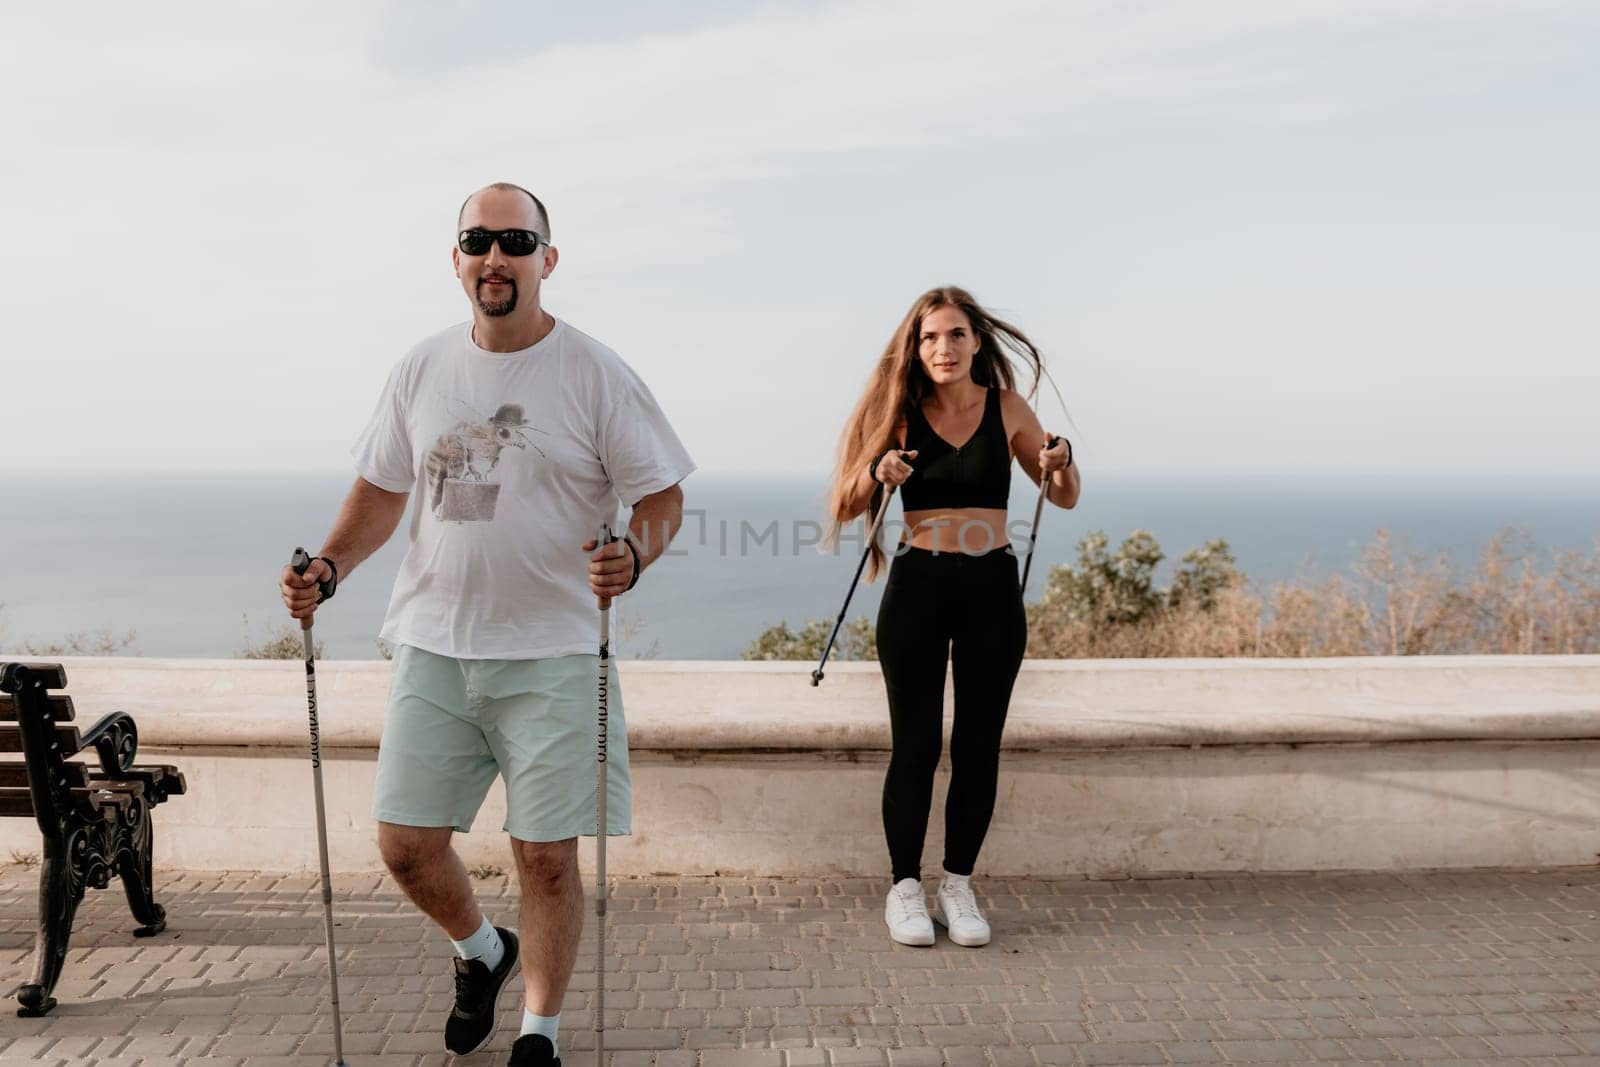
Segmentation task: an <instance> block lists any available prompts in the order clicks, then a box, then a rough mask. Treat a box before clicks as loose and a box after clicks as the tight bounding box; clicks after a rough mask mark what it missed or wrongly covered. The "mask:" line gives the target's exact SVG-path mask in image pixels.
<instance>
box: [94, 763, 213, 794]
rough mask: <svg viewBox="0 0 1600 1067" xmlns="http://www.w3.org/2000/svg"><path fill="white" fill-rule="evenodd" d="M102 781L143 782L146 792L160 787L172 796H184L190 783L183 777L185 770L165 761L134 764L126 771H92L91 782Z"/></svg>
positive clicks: (98, 782) (97, 782)
mask: <svg viewBox="0 0 1600 1067" xmlns="http://www.w3.org/2000/svg"><path fill="white" fill-rule="evenodd" d="M101 782H143V783H144V787H145V790H146V792H149V791H151V790H155V789H158V788H159V789H160V790H161V791H162V792H164V793H169V794H171V795H172V796H182V795H183V794H184V793H185V792H187V791H188V783H186V782H185V781H184V779H183V772H181V771H179V770H178V768H176V767H173V766H171V765H170V764H165V763H155V764H150V765H147V766H142V765H137V764H136V765H134V766H132V767H129V768H128V769H127V770H125V771H119V772H117V773H116V774H112V775H107V774H105V773H103V772H101V771H98V770H94V771H91V772H90V775H89V784H91V785H98V784H100V783H101Z"/></svg>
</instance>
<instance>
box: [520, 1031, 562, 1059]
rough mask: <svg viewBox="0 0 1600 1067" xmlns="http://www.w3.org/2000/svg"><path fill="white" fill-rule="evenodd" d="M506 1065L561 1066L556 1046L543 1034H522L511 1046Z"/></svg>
mask: <svg viewBox="0 0 1600 1067" xmlns="http://www.w3.org/2000/svg"><path fill="white" fill-rule="evenodd" d="M508 1067H561V1057H560V1056H557V1055H556V1047H555V1046H554V1045H552V1044H551V1043H550V1039H549V1038H548V1037H545V1036H544V1035H543V1034H523V1035H522V1036H521V1037H519V1038H517V1043H516V1044H514V1045H512V1046H511V1059H510V1061H508Z"/></svg>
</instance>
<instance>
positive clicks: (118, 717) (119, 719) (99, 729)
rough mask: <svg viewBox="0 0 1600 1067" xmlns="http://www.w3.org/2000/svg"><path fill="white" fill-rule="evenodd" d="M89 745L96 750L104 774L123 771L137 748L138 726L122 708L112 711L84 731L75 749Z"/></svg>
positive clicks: (114, 774)
mask: <svg viewBox="0 0 1600 1067" xmlns="http://www.w3.org/2000/svg"><path fill="white" fill-rule="evenodd" d="M91 747H92V748H93V749H94V750H95V751H96V752H98V753H99V754H100V766H101V769H102V770H103V771H104V772H105V774H106V775H107V776H108V777H112V778H115V777H117V776H119V775H122V774H125V773H126V772H127V771H128V770H129V768H131V767H132V766H133V761H134V758H135V756H136V755H137V753H138V751H139V728H138V727H137V726H135V725H134V723H133V717H132V716H131V715H129V714H128V713H127V712H125V711H114V712H112V713H111V714H110V715H107V716H106V717H105V718H103V719H101V720H100V721H99V722H97V723H95V724H94V725H93V726H91V727H89V729H88V730H87V731H86V732H85V733H84V735H83V740H82V742H81V743H80V744H79V746H78V751H79V752H84V751H87V750H88V749H89V748H91Z"/></svg>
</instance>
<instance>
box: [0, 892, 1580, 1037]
mask: <svg viewBox="0 0 1600 1067" xmlns="http://www.w3.org/2000/svg"><path fill="white" fill-rule="evenodd" d="M35 877H36V875H35ZM980 881H981V884H982V888H981V891H980V898H981V899H982V900H985V901H987V902H988V906H989V915H990V920H991V922H992V923H993V925H994V927H995V934H996V936H995V941H994V943H993V944H991V945H990V946H988V947H987V948H986V949H983V950H976V951H972V950H965V949H956V948H952V947H950V946H948V945H946V944H944V943H941V944H939V945H936V946H935V947H934V948H932V949H912V948H907V947H905V946H896V945H892V944H889V943H888V942H887V941H886V940H885V938H884V936H883V933H882V919H881V913H882V898H881V896H879V895H878V894H879V892H880V889H881V887H880V886H878V885H877V881H876V880H873V879H844V880H840V879H829V880H822V879H804V878H789V879H758V878H702V879H670V878H654V879H637V880H630V879H620V880H618V881H617V883H616V884H615V890H616V892H615V895H614V897H613V905H612V907H613V909H614V911H613V915H614V916H615V921H614V922H612V923H611V924H609V925H608V930H607V935H608V950H609V952H610V960H609V963H608V974H607V990H606V1008H607V1012H606V1014H607V1032H606V1043H607V1048H608V1052H610V1053H611V1057H612V1064H611V1067H736V1065H738V1064H745V1063H748V1064H751V1065H752V1067H754V1065H763V1064H764V1065H767V1067H829V1065H831V1064H839V1065H848V1067H858V1065H864V1064H871V1065H877V1067H965V1065H967V1064H974V1065H978V1067H1037V1065H1040V1064H1056V1063H1062V1064H1073V1065H1086V1064H1102V1063H1104V1064H1142V1063H1152V1064H1184V1063H1197V1064H1198V1063H1215V1062H1224V1061H1227V1062H1237V1063H1331V1062H1337V1063H1351V1062H1370V1063H1389V1064H1395V1063H1424V1064H1430V1065H1442V1064H1447V1063H1452V1062H1460V1063H1477V1064H1513V1063H1515V1064H1536V1063H1545V1062H1548V1063H1555V1064H1560V1063H1577V1062H1600V920H1597V919H1596V918H1595V916H1597V915H1600V871H1592V870H1587V869H1586V870H1581V871H1563V872H1557V873H1550V872H1531V871H1526V872H1517V871H1500V872H1480V871H1473V872H1457V873H1448V872H1440V873H1419V874H1406V875H1297V876H1249V875H1230V876H1227V877H1216V878H1184V877H1171V878H1161V879H1146V880H1132V879H1129V880H1123V881H1112V882H1090V881H1085V880H1068V879H1062V880H1041V879H1017V880H987V881H982V880H980ZM476 887H477V889H478V892H479V894H480V897H481V899H483V900H484V902H485V906H486V907H488V908H489V909H490V910H491V911H492V912H494V914H496V916H497V917H499V918H501V919H502V920H504V919H505V918H507V917H510V916H513V915H514V914H515V903H516V887H515V884H514V882H513V881H512V880H510V879H503V878H502V879H488V880H485V881H482V882H479V883H476ZM160 892H161V897H162V900H163V903H164V904H166V906H167V908H168V911H169V915H170V925H169V927H168V930H167V932H165V933H164V934H162V935H160V936H158V937H156V938H153V939H150V940H148V941H137V942H136V941H134V939H132V938H131V937H130V936H129V935H128V931H127V919H126V914H125V907H126V906H125V903H122V902H120V901H119V900H118V899H117V898H115V897H113V896H112V895H110V894H96V893H91V894H90V895H89V897H88V898H87V899H86V901H85V905H84V907H83V908H82V909H81V910H80V911H79V915H78V921H77V929H76V930H75V931H74V936H73V948H72V951H71V952H70V953H69V956H68V960H67V963H66V967H65V969H64V972H63V979H62V982H61V983H60V985H59V986H58V990H57V995H58V998H60V1000H61V1004H60V1005H59V1006H58V1007H57V1009H56V1010H55V1011H54V1012H52V1014H51V1015H50V1016H48V1017H46V1018H44V1019H16V1018H14V1017H11V1016H10V1015H9V1013H7V1016H6V1018H5V1019H4V1020H3V1023H0V1063H3V1064H7V1065H9V1064H11V1063H23V1062H26V1063H33V1064H49V1063H55V1062H59V1063H74V1064H76V1063H90V1062H99V1063H101V1064H103V1065H105V1067H133V1065H134V1064H136V1063H141V1064H147V1065H148V1064H163V1065H166V1064H177V1065H180V1067H187V1065H193V1067H226V1065H230V1064H231V1065H235V1067H242V1065H248V1067H267V1065H283V1067H288V1065H293V1064H300V1063H326V1061H327V1058H328V1057H327V1053H328V1051H329V1050H330V1049H331V1040H332V1039H331V1031H330V1026H331V1019H330V1017H329V1014H328V1010H327V1001H326V997H327V988H326V969H325V966H326V965H325V963H324V961H323V958H322V952H323V942H322V927H321V907H320V899H319V895H318V886H317V880H316V879H315V878H302V877H282V876H277V875H257V874H252V873H251V872H223V873H216V874H177V875H174V876H171V877H170V878H168V879H165V880H164V881H163V882H162V885H161V890H160ZM336 893H337V894H338V899H337V901H336V904H335V911H336V914H338V915H340V916H341V931H340V939H339V943H340V954H341V959H340V979H341V994H342V995H341V1001H342V1004H343V1008H344V1023H345V1047H346V1051H347V1053H350V1054H353V1055H354V1056H355V1057H356V1058H358V1059H359V1061H360V1062H361V1063H363V1064H381V1065H384V1067H388V1065H391V1064H396V1065H398V1064H406V1065H408V1067H410V1065H418V1064H432V1063H439V1062H443V1061H444V1059H445V1058H446V1057H445V1053H444V1051H443V1038H442V1034H441V1033H440V1028H441V1026H442V1023H443V1019H444V1016H445V1014H446V1013H447V1012H448V1011H449V1008H450V1002H451V984H450V972H449V958H450V949H449V945H448V943H447V942H446V941H445V940H444V938H443V937H442V935H439V934H438V933H437V932H435V931H432V930H431V929H429V928H428V927H427V924H426V923H425V922H423V921H422V920H420V919H419V918H418V917H417V915H416V913H415V911H414V910H413V909H412V908H411V906H410V905H409V904H408V903H407V902H406V901H405V900H404V899H403V898H402V897H401V896H400V895H399V894H398V892H397V891H396V890H395V888H394V886H393V884H392V883H391V882H389V881H388V880H387V879H384V878H379V877H367V876H354V875H352V876H349V877H341V878H340V879H337V880H336ZM36 894H37V884H36V881H35V880H34V878H33V877H30V876H29V873H28V872H26V871H20V872H19V871H17V870H15V869H13V868H9V867H8V868H4V869H0V945H4V946H7V947H6V948H4V949H3V950H0V988H10V987H11V986H13V985H15V984H16V983H17V982H19V981H21V980H22V979H23V978H25V977H26V976H27V974H28V973H29V972H30V971H31V965H32V961H31V947H30V946H31V945H32V940H33V925H34V919H33V909H34V908H35V907H36V906H37V905H36ZM584 940H585V942H586V948H585V949H584V950H581V952H580V957H579V970H578V972H577V973H576V974H575V975H574V978H573V982H572V986H571V989H570V990H569V993H568V996H567V1000H566V1005H565V1017H564V1023H565V1025H564V1026H563V1032H562V1038H563V1046H564V1049H566V1050H571V1053H570V1058H571V1059H572V1061H573V1062H574V1063H578V1062H584V1060H585V1056H586V1055H587V1053H588V1052H590V1051H592V1049H593V1047H594V1045H593V1041H594V1035H593V1032H592V1030H591V1029H590V1026H591V1015H590V1013H591V1011H592V1000H593V996H594V972H593V969H592V960H593V949H594V941H593V931H592V930H591V931H588V932H586V934H585V937H584ZM513 1016H514V1013H511V1012H507V1013H505V1014H504V1019H505V1022H506V1025H505V1026H503V1027H502V1030H501V1032H500V1033H498V1034H497V1035H496V1036H495V1037H494V1038H493V1039H492V1040H491V1043H490V1045H489V1047H488V1049H487V1050H486V1052H485V1055H486V1056H488V1057H489V1059H487V1060H486V1061H485V1062H498V1060H499V1059H501V1058H503V1057H504V1055H505V1053H506V1051H507V1050H508V1049H509V1048H510V1044H511V1041H512V1040H513V1039H514V1037H515V1030H514V1027H513V1026H512V1025H511V1020H512V1018H513ZM352 1062H354V1060H352Z"/></svg>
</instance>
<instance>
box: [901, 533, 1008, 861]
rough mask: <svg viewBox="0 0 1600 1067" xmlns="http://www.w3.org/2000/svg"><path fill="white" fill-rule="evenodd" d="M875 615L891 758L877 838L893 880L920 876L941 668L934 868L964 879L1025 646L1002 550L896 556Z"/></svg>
mask: <svg viewBox="0 0 1600 1067" xmlns="http://www.w3.org/2000/svg"><path fill="white" fill-rule="evenodd" d="M900 551H901V552H902V553H903V554H902V555H899V556H897V557H896V558H895V560H894V562H893V564H891V565H890V568H889V580H888V583H887V584H886V586H885V587H884V591H883V602H882V604H881V606H880V607H879V608H878V659H879V661H880V665H881V666H882V668H883V681H884V685H885V686H886V687H887V688H888V690H889V723H890V728H891V731H892V736H893V738H894V752H893V754H892V755H891V756H890V757H889V773H888V776H887V777H886V778H885V779H884V783H883V831H884V834H885V836H887V837H888V839H889V859H890V862H891V863H892V864H893V866H894V880H895V881H896V882H898V881H900V880H901V879H902V878H919V879H920V877H921V867H922V842H923V839H924V838H925V837H926V836H927V833H928V810H929V808H930V807H931V806H932V804H933V772H934V770H935V769H936V768H937V767H938V765H939V753H940V750H941V749H942V748H943V747H944V672H945V663H946V662H947V661H948V662H950V663H951V664H952V665H953V670H954V673H955V698H956V699H955V704H956V709H955V726H954V728H953V729H952V731H951V734H950V792H949V794H948V796H947V797H946V798H945V816H944V826H945V829H944V867H945V870H947V871H949V872H950V873H951V874H971V873H972V868H973V867H974V865H976V863H977V862H978V852H979V850H980V849H982V848H983V839H984V836H985V835H986V834H987V833H988V832H989V819H990V817H991V816H992V815H993V814H994V798H995V786H996V780H997V779H998V776H999V771H1000V735H1001V732H1002V731H1003V730H1004V729H1005V725H1006V709H1007V707H1008V706H1009V705H1010V703H1011V687H1012V684H1013V683H1014V682H1015V681H1016V679H1017V669H1018V668H1019V667H1020V666H1021V665H1022V654H1023V651H1024V650H1025V648H1026V647H1027V643H1028V620H1027V615H1026V613H1025V612H1024V611H1023V608H1022V593H1021V590H1020V589H1019V588H1018V587H1017V559H1016V557H1015V556H1013V555H1012V554H1011V553H1010V551H1009V549H1005V548H999V549H995V550H994V551H992V552H988V553H985V554H983V555H973V556H969V555H965V554H962V553H948V552H942V553H937V554H935V553H934V552H932V551H929V550H927V549H920V548H913V549H909V550H908V549H904V548H902V549H900Z"/></svg>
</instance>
